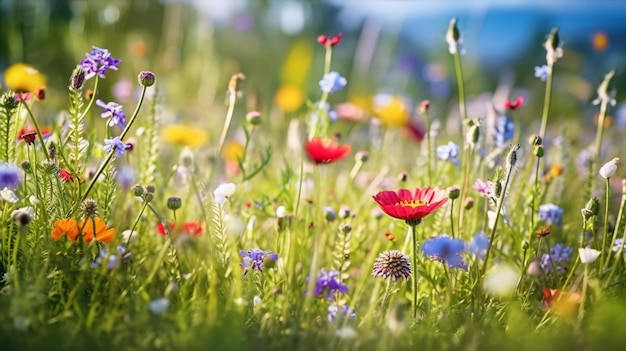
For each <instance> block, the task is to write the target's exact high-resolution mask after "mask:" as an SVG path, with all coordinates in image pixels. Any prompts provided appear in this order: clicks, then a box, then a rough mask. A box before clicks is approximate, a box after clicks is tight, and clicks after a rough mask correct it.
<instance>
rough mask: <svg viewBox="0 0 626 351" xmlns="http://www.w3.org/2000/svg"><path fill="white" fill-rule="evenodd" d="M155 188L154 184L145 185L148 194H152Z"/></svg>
mask: <svg viewBox="0 0 626 351" xmlns="http://www.w3.org/2000/svg"><path fill="white" fill-rule="evenodd" d="M155 190H156V188H155V187H154V185H152V184H149V185H146V191H147V192H148V193H149V194H154V191H155Z"/></svg>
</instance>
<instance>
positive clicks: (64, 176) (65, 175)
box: [59, 168, 74, 182]
mask: <svg viewBox="0 0 626 351" xmlns="http://www.w3.org/2000/svg"><path fill="white" fill-rule="evenodd" d="M59 178H61V180H62V181H64V182H69V181H72V179H74V176H73V175H72V173H70V172H69V171H68V170H66V169H63V168H61V170H59Z"/></svg>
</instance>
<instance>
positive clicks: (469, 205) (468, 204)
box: [463, 197, 474, 210]
mask: <svg viewBox="0 0 626 351" xmlns="http://www.w3.org/2000/svg"><path fill="white" fill-rule="evenodd" d="M463 206H464V207H465V209H466V210H471V209H472V208H473V207H474V199H473V198H471V197H468V198H466V199H465V203H464V204H463Z"/></svg>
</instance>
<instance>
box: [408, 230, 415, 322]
mask: <svg viewBox="0 0 626 351" xmlns="http://www.w3.org/2000/svg"><path fill="white" fill-rule="evenodd" d="M409 225H410V226H411V237H412V240H413V255H412V259H413V262H412V266H413V267H412V268H413V277H411V283H412V287H411V289H412V291H413V301H412V303H413V318H415V319H417V224H413V223H410V224H409Z"/></svg>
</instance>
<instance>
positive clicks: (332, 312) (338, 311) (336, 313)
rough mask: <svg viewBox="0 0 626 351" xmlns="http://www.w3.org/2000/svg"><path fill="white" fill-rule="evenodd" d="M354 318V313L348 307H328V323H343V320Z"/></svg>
mask: <svg viewBox="0 0 626 351" xmlns="http://www.w3.org/2000/svg"><path fill="white" fill-rule="evenodd" d="M355 316H356V311H354V310H353V309H351V308H350V307H349V306H346V305H342V306H341V307H340V306H337V305H330V306H328V321H329V322H332V321H334V320H337V321H338V322H343V321H344V320H345V319H353V318H354V317H355Z"/></svg>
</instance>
